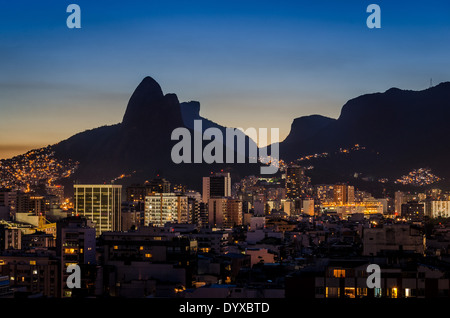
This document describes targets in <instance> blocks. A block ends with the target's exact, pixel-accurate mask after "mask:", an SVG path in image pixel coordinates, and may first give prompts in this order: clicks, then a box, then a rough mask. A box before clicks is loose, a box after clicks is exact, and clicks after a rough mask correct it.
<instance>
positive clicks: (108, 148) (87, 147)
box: [52, 77, 450, 188]
mask: <svg viewBox="0 0 450 318" xmlns="http://www.w3.org/2000/svg"><path fill="white" fill-rule="evenodd" d="M236 115H238V114H236ZM449 115H450V83H442V84H439V85H438V86H435V87H432V88H429V89H426V90H422V91H407V90H400V89H396V88H392V89H389V90H387V91H386V92H384V93H374V94H367V95H363V96H360V97H357V98H354V99H351V100H349V101H348V102H347V103H346V104H345V105H344V106H343V108H342V111H341V114H340V116H339V118H338V119H332V118H327V117H323V116H320V115H312V116H305V117H300V118H296V119H294V121H293V123H292V126H291V132H290V134H289V135H288V136H287V138H286V139H285V140H284V141H282V142H280V143H279V147H280V154H281V158H282V159H284V160H285V161H288V162H289V161H294V160H296V159H297V158H300V157H302V156H306V155H311V154H315V153H323V152H327V153H330V154H332V153H334V152H336V151H338V150H339V149H340V148H350V147H353V146H354V145H356V144H359V145H360V146H362V147H364V148H365V151H360V152H358V153H354V154H348V155H345V156H331V155H330V156H328V157H326V158H322V159H320V160H315V161H312V165H314V169H313V170H312V174H313V175H314V177H316V178H317V179H314V178H313V180H312V181H313V182H316V183H318V182H320V183H322V182H323V183H324V182H337V181H339V180H342V181H344V180H343V179H346V178H347V179H348V178H352V177H353V176H354V174H355V173H360V174H362V175H366V176H371V177H374V178H389V179H392V178H396V177H399V176H400V175H402V174H404V173H406V172H408V171H409V170H411V169H414V168H419V167H430V168H432V169H433V171H434V172H435V173H436V174H438V175H440V176H442V177H444V178H446V179H448V180H450V169H448V165H449V162H450V146H449V145H448V144H447V142H448V140H450V125H449V118H450V117H449ZM194 120H201V123H202V131H204V130H205V129H207V128H218V129H219V130H220V131H222V132H224V131H225V127H223V126H221V125H219V124H217V123H214V122H212V121H210V120H208V119H206V118H203V117H202V116H200V104H199V103H198V102H186V103H180V102H179V101H178V98H177V96H176V95H175V94H164V93H163V91H162V89H161V87H160V86H159V84H158V83H157V82H156V81H155V80H154V79H152V78H150V77H146V78H144V79H143V80H142V82H141V83H140V84H139V86H138V87H137V88H136V90H135V91H134V93H133V94H132V96H131V98H130V100H129V102H128V106H127V109H126V112H125V115H124V117H123V121H122V122H121V123H118V124H116V125H112V126H103V127H99V128H96V129H92V130H88V131H85V132H82V133H79V134H77V135H74V136H72V137H71V138H69V139H67V140H64V141H62V142H60V143H58V144H56V145H54V146H52V149H53V150H54V151H55V154H56V156H57V157H58V158H60V159H69V158H70V159H72V160H76V161H78V162H80V166H79V168H78V170H77V172H76V173H75V174H74V175H73V179H74V180H78V181H79V182H108V181H110V180H112V179H114V178H115V177H117V176H119V175H121V174H126V175H131V176H132V177H131V178H129V179H130V180H129V182H137V181H143V180H146V179H149V178H152V177H153V176H154V175H155V174H160V175H163V176H164V177H166V178H168V179H169V180H171V181H172V182H173V183H185V184H187V185H189V186H193V187H197V188H198V187H199V185H200V183H201V177H202V176H206V175H208V174H209V173H210V172H211V171H218V170H221V169H229V170H230V171H231V172H232V174H233V175H235V176H236V177H243V176H245V175H252V174H258V173H259V168H260V165H259V164H206V163H203V164H198V163H192V164H174V163H173V162H172V158H171V150H172V147H173V146H174V145H175V144H176V143H177V142H178V141H174V140H171V134H172V131H173V130H174V129H176V128H179V127H184V128H186V129H188V130H189V131H190V132H191V133H192V134H193V131H194ZM223 135H224V136H225V133H223ZM207 143H208V142H206V141H205V142H204V144H203V145H205V144H207ZM252 143H253V141H252V140H251V139H249V138H246V146H247V147H246V149H248V146H249V144H252ZM234 150H236V149H234ZM247 162H248V161H247ZM305 164H309V162H306V163H305Z"/></svg>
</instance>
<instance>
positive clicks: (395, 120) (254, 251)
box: [0, 76, 450, 300]
mask: <svg viewBox="0 0 450 318" xmlns="http://www.w3.org/2000/svg"><path fill="white" fill-rule="evenodd" d="M449 97H450V84H449V83H447V82H443V83H440V84H437V85H430V87H427V88H425V89H423V90H420V91H412V90H401V89H398V88H391V89H389V90H387V91H385V92H374V93H370V94H366V95H362V96H359V97H355V98H354V99H351V100H349V101H348V102H347V103H346V104H345V105H344V106H343V107H342V111H341V115H340V116H339V118H338V119H332V118H328V117H325V116H320V115H311V116H303V117H299V118H295V119H293V121H292V125H291V127H290V128H289V129H290V133H289V135H288V136H287V137H286V138H285V139H284V140H282V141H280V142H279V143H278V146H279V160H276V161H273V162H270V163H269V164H276V167H277V171H276V173H273V174H261V173H260V164H256V165H255V164H253V163H251V162H249V161H248V160H247V161H246V162H243V163H224V162H214V163H211V164H209V163H206V162H202V163H190V162H186V161H184V162H181V163H175V162H174V161H173V160H172V158H173V157H172V158H171V150H172V149H173V146H174V145H175V144H176V141H177V140H174V138H172V136H171V134H172V132H173V131H174V129H176V128H178V127H183V128H186V129H187V130H188V131H191V132H192V133H193V134H195V132H196V131H197V130H196V127H197V126H196V125H195V123H197V122H200V123H201V124H202V126H201V131H197V132H198V133H200V134H201V133H204V132H205V131H206V129H208V128H216V129H217V130H218V131H225V129H226V127H225V126H221V125H220V124H219V123H216V122H214V121H212V120H209V119H207V118H206V117H203V116H201V115H200V102H197V101H188V102H179V101H178V97H177V95H175V94H174V93H167V94H164V93H163V90H162V88H161V86H160V85H159V83H158V82H157V81H156V80H155V79H153V78H152V77H149V76H147V77H145V78H143V79H142V80H141V82H140V84H139V85H138V86H137V88H136V89H135V91H134V92H133V93H132V94H131V97H130V98H129V102H128V105H127V107H126V112H125V114H124V117H123V120H122V122H121V123H118V124H115V125H106V126H102V127H99V128H95V129H91V130H86V131H84V132H81V133H78V134H76V135H74V136H72V137H70V138H68V139H66V140H63V141H61V142H59V143H56V144H53V145H49V146H46V147H43V148H39V149H33V150H30V151H28V152H26V153H24V154H22V155H18V156H14V157H11V158H9V159H3V160H1V161H0V187H1V189H0V297H2V298H88V297H89V298H177V299H178V298H182V299H186V300H191V299H198V298H220V299H225V298H231V299H246V298H261V299H262V298H282V299H294V300H295V299H327V298H340V299H343V298H345V299H349V298H350V299H374V298H383V299H388V298H389V299H404V298H416V299H418V298H425V299H427V298H448V297H450V293H449V290H450V277H449V275H448V273H449V270H450V251H449V246H450V222H449V217H450V182H449V180H450V170H449V168H448V160H447V159H448V158H449V156H450V152H448V149H447V148H445V146H443V145H441V143H443V142H445V140H448V137H450V136H449V135H450V132H449V129H448V125H447V124H446V121H447V117H448V116H446V115H445V114H446V113H448V112H449V108H448V102H446V101H448V100H449ZM421 109H422V110H423V109H426V113H424V112H422V111H420V110H421ZM289 129H288V130H289ZM209 140H211V139H209ZM210 142H211V141H208V140H206V139H205V138H204V139H203V147H205V146H207V145H208V144H209V143H210ZM222 142H223V144H221V146H220V147H223V148H224V149H225V148H226V143H225V141H222ZM245 143H246V146H247V147H251V145H252V144H253V141H252V140H251V139H248V138H247V139H245ZM272 146H273V145H272ZM205 149H206V148H205ZM267 149H269V150H270V149H271V148H270V147H267ZM272 149H273V147H272ZM236 152H237V151H236ZM224 153H225V151H224ZM269 153H270V151H269ZM246 158H247V157H246ZM74 265H75V266H74ZM369 265H376V266H377V268H379V276H378V277H376V279H375V281H376V284H374V285H371V284H368V282H369V281H371V280H370V279H369V278H370V275H371V274H372V272H371V271H370V270H368V267H369ZM69 268H75V269H77V270H78V273H79V280H78V281H77V279H75V283H74V284H72V273H73V272H72V271H70V270H68V269H69ZM75 278H77V277H75Z"/></svg>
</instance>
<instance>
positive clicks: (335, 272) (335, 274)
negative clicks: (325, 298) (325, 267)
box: [333, 269, 345, 277]
mask: <svg viewBox="0 0 450 318" xmlns="http://www.w3.org/2000/svg"><path fill="white" fill-rule="evenodd" d="M333 277H345V269H335V270H333Z"/></svg>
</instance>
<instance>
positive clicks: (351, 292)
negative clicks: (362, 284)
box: [344, 287, 355, 298]
mask: <svg viewBox="0 0 450 318" xmlns="http://www.w3.org/2000/svg"><path fill="white" fill-rule="evenodd" d="M344 294H345V296H346V297H348V298H355V287H345V289H344Z"/></svg>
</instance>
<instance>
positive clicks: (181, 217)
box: [144, 193, 189, 226]
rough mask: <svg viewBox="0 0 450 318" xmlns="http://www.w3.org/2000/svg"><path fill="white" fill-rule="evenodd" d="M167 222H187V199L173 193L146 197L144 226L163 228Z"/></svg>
mask: <svg viewBox="0 0 450 318" xmlns="http://www.w3.org/2000/svg"><path fill="white" fill-rule="evenodd" d="M168 222H174V223H188V222H189V205H188V198H187V197H186V196H181V195H177V194H175V193H157V194H153V195H149V196H146V197H145V212H144V226H149V225H154V226H164V224H166V223H168Z"/></svg>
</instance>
